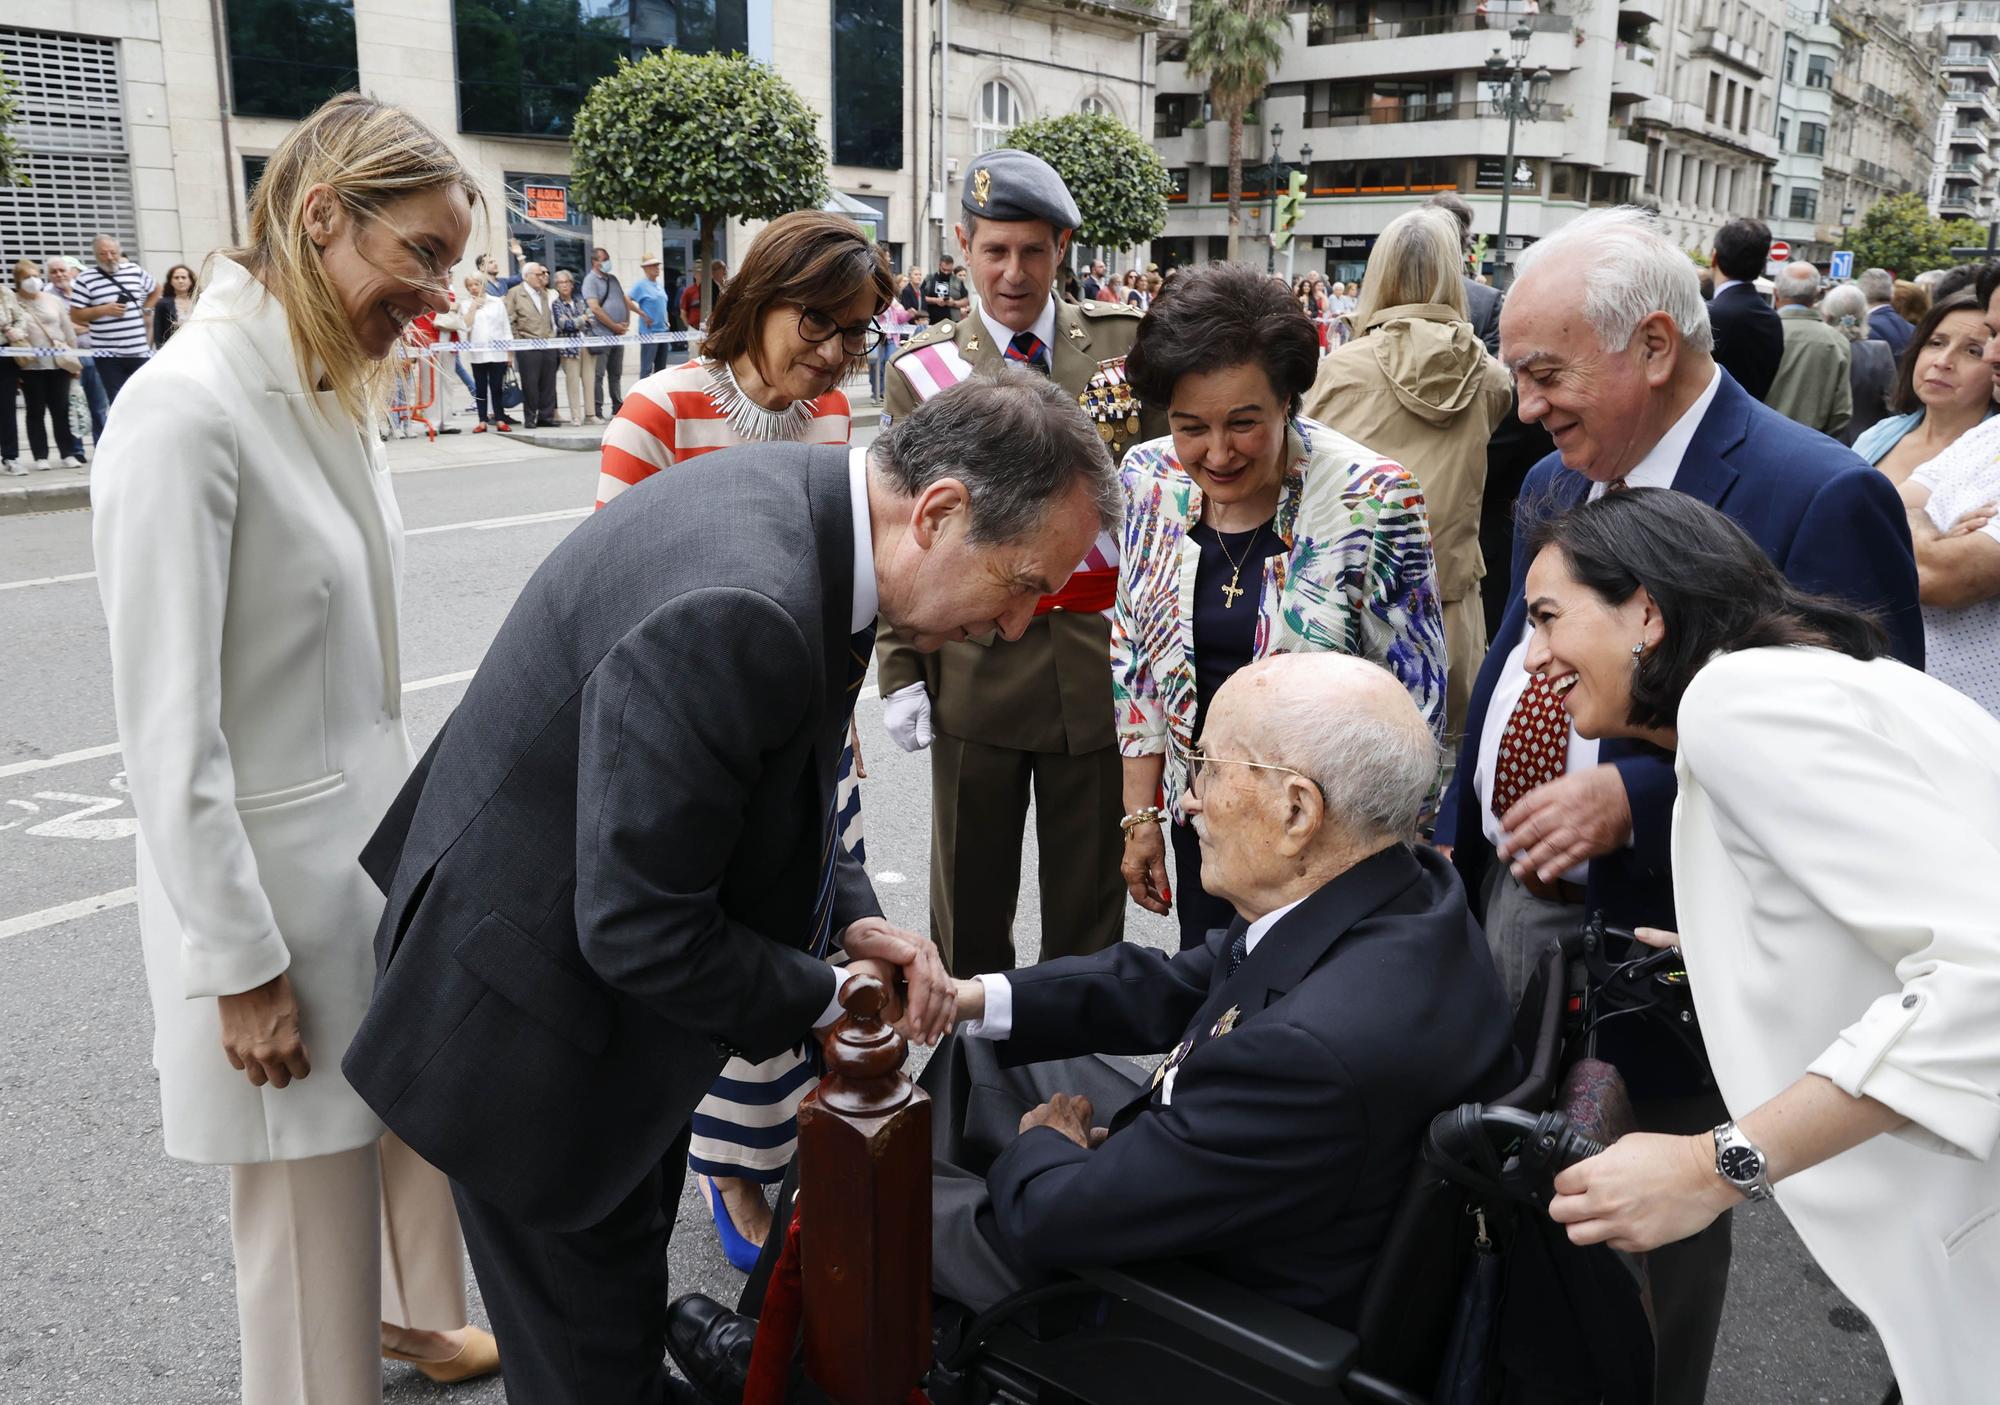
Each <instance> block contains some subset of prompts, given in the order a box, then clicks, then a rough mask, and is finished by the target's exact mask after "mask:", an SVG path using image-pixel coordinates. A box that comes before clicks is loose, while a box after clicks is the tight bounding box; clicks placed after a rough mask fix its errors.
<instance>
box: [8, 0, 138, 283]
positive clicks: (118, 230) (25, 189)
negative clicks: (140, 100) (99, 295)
mask: <svg viewBox="0 0 2000 1405" xmlns="http://www.w3.org/2000/svg"><path fill="white" fill-rule="evenodd" d="M0 68H4V69H5V70H6V73H7V76H8V77H9V78H11V79H13V80H14V81H15V82H16V83H18V84H20V86H21V91H20V94H19V102H20V110H19V113H18V115H17V116H16V118H15V125H14V128H13V131H14V135H15V137H16V138H17V139H18V140H19V141H20V144H21V150H20V168H21V170H22V171H23V172H25V173H26V175H27V176H28V179H29V181H30V184H27V185H7V186H0V248H4V249H5V250H6V251H7V257H8V258H9V259H10V260H11V259H17V258H31V259H34V260H36V261H37V262H39V263H41V264H43V265H45V266H46V264H47V263H48V258H49V255H50V254H72V255H74V254H81V255H83V256H84V257H86V258H87V257H89V254H90V239H91V236H92V235H94V234H97V233H100V232H103V233H108V234H115V235H117V236H118V239H119V241H120V242H121V243H122V244H123V245H124V246H125V248H126V249H127V251H129V252H131V253H133V254H137V252H138V248H139V221H138V209H137V205H136V203H135V202H134V200H133V198H132V165H131V158H130V156H129V155H128V153H127V151H126V147H125V110H124V106H123V101H122V99H121V97H120V92H121V86H120V81H119V72H118V44H117V41H115V40H111V39H95V38H90V37H88V36H85V35H80V34H48V33H42V32H39V31H29V30H21V29H0Z"/></svg>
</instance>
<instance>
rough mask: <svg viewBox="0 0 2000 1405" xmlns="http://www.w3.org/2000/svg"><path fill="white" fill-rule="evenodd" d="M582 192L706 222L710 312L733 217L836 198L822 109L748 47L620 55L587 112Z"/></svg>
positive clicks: (648, 216)
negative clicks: (725, 230) (714, 265)
mask: <svg viewBox="0 0 2000 1405" xmlns="http://www.w3.org/2000/svg"><path fill="white" fill-rule="evenodd" d="M571 146H572V154H571V157H570V189H571V191H572V193H573V194H574V195H575V196H576V200H577V203H578V204H580V205H582V206H583V207H584V208H585V209H587V210H589V211H590V212H591V213H592V214H595V215H603V216H605V217H606V218H608V219H625V220H643V221H645V222H646V223H648V224H686V223H689V222H690V221H698V222H699V227H700V231H701V232H700V235H699V238H698V241H697V250H696V269H695V276H696V277H697V278H699V279H700V280H701V314H702V319H703V320H704V321H706V320H707V318H708V310H709V304H710V301H711V300H712V298H713V297H714V287H713V284H712V283H711V281H710V279H709V276H708V265H709V262H710V260H711V257H712V250H713V249H714V246H715V229H716V226H717V225H718V224H720V223H721V221H723V220H724V219H727V218H730V217H732V216H734V217H736V218H740V219H776V218H777V217H778V216H779V215H782V214H788V213H789V212H791V211H793V210H816V209H818V208H819V207H820V206H821V205H823V204H825V203H826V197H827V185H826V147H825V146H824V145H823V144H822V143H821V141H820V138H819V127H818V124H817V122H816V121H815V119H814V117H813V111H812V109H811V108H810V107H808V106H806V104H805V101H804V99H802V98H800V97H799V95H798V93H797V92H796V91H794V89H793V88H792V85H791V84H789V83H787V82H786V81H785V80H784V79H782V78H780V77H779V76H778V74H777V72H776V70H774V69H770V68H767V67H765V66H764V65H763V64H760V63H758V62H756V61H755V60H753V59H748V58H745V57H744V56H743V55H741V54H690V53H685V52H682V51H680V50H677V49H669V50H666V51H663V52H658V53H650V54H647V55H646V56H645V57H644V58H642V59H639V60H638V61H636V62H634V61H632V60H629V59H620V60H619V62H618V68H617V70H616V71H615V72H613V73H611V74H609V75H607V76H606V77H604V78H602V79H600V80H598V82H597V83H596V85H595V86H593V87H592V88H591V90H590V92H589V94H588V95H587V96H585V98H584V100H583V105H582V106H581V107H579V108H578V109H577V112H576V121H575V124H574V126H573V128H572V132H571Z"/></svg>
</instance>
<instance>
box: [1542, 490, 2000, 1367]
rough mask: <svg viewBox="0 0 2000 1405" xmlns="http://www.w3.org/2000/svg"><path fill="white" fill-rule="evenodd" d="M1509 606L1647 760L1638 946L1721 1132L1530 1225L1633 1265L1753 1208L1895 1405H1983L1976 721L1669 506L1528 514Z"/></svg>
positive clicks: (1989, 1222) (1987, 813) (1579, 724)
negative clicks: (1886, 1366)
mask: <svg viewBox="0 0 2000 1405" xmlns="http://www.w3.org/2000/svg"><path fill="white" fill-rule="evenodd" d="M1527 596H1528V616H1529V619H1530V620H1531V621H1532V622H1533V624H1534V628H1535V634H1534V638H1533V641H1532V642H1531V643H1530V645H1529V649H1528V654H1527V658H1526V667H1527V668H1528V669H1530V670H1531V671H1533V672H1536V673H1540V674H1542V675H1543V676H1545V677H1547V678H1548V679H1550V680H1551V681H1552V682H1553V684H1554V686H1555V687H1556V689H1557V690H1558V691H1559V692H1560V693H1561V695H1562V698H1563V704H1564V706H1565V707H1566V708H1567V709H1568V710H1569V713H1570V716H1571V717H1572V718H1573V719H1574V721H1575V723H1576V728H1577V731H1578V732H1579V733H1580V734H1581V735H1583V736H1586V737H1592V738H1598V737H1608V736H1624V737H1634V736H1636V737H1642V738H1645V739H1647V740H1650V741H1653V742H1655V743H1657V744H1658V745H1660V746H1664V747H1669V748H1673V749H1675V750H1676V753H1677V755H1676V766H1675V769H1676V773H1677V775H1678V777H1679V780H1680V800H1679V805H1678V808H1677V809H1676V811H1675V815H1674V829H1673V872H1674V897H1675V905H1676V909H1677V913H1678V919H1679V924H1680V932H1679V934H1678V936H1676V934H1674V933H1646V934H1643V935H1644V936H1645V938H1646V939H1647V940H1651V941H1653V942H1655V943H1656V944H1661V945H1667V944H1674V943H1678V944H1679V945H1680V947H1681V950H1682V953H1683V955H1684V957H1685V959H1686V962H1687V970H1688V978H1689V983H1690V986H1691V988H1692V990H1693V992H1694V1000H1695V1008H1696V1013H1697V1014H1698V1015H1699V1017H1700V1020H1701V1029H1702V1035H1703V1037H1704V1039H1705V1040H1706V1041H1707V1044H1708V1053H1709V1059H1710V1062H1711V1064H1712V1066H1713V1068H1714V1070H1715V1076H1716V1081H1717V1083H1718V1085H1719V1087H1720V1089H1721V1092H1722V1096H1723V1100H1724V1102H1725V1103H1726V1104H1727V1106H1728V1110H1729V1113H1730V1116H1731V1118H1732V1119H1733V1121H1730V1122H1725V1123H1723V1124H1722V1125H1721V1126H1719V1127H1717V1128H1716V1129H1715V1130H1714V1131H1713V1132H1708V1133H1702V1134H1700V1135H1698V1136H1693V1137H1673V1136H1657V1135H1648V1134H1644V1133H1640V1134H1635V1135H1632V1136H1629V1137H1626V1138H1624V1139H1622V1140H1620V1141H1619V1142H1617V1143H1616V1144H1615V1145H1614V1146H1612V1147H1611V1149H1610V1150H1608V1151H1607V1152H1605V1153H1604V1154H1603V1155H1602V1156H1598V1157H1595V1158H1593V1159H1591V1160H1589V1161H1585V1162H1583V1163H1582V1164H1580V1165H1578V1166H1574V1167H1572V1168H1570V1169H1569V1170H1568V1171H1565V1172H1564V1173H1563V1174H1562V1175H1561V1176H1559V1177H1558V1178H1557V1179H1556V1190H1557V1191H1558V1195H1557V1197H1556V1199H1555V1201H1554V1203H1553V1204H1552V1205H1551V1207H1550V1213H1551V1215H1553V1216H1554V1218H1555V1219H1557V1220H1558V1221H1560V1222H1562V1223H1564V1224H1566V1225H1568V1227H1569V1235H1570V1237H1571V1238H1572V1239H1573V1240H1575V1241H1577V1242H1578V1243H1609V1244H1610V1245H1612V1246H1613V1247H1614V1248H1621V1249H1626V1250H1629V1251H1633V1252H1643V1251H1645V1250H1648V1249H1652V1248H1654V1247H1657V1246H1658V1245H1661V1244H1665V1243H1671V1242H1673V1241H1675V1240H1678V1239H1682V1238H1685V1237H1686V1236H1688V1235H1690V1234H1693V1233H1695V1232H1697V1231H1698V1230H1700V1229H1702V1228H1704V1227H1706V1226H1707V1225H1708V1224H1709V1223H1710V1222H1711V1221H1712V1220H1714V1219H1715V1217H1716V1216H1717V1215H1719V1214H1721V1213H1723V1212H1724V1211H1726V1210H1728V1209H1730V1208H1731V1207H1732V1206H1734V1205H1737V1204H1739V1203H1741V1202H1742V1201H1743V1200H1744V1199H1745V1198H1751V1199H1761V1198H1764V1197H1765V1196H1766V1195H1771V1196H1773V1198H1775V1199H1776V1201H1777V1204H1778V1207H1779V1208H1780V1209H1782V1210H1783V1211H1784V1212H1785V1214H1786V1216H1787V1217H1788V1218H1789V1219H1790V1220H1791V1222H1792V1224H1793V1225H1794V1227H1795V1228H1796V1229H1797V1230H1798V1232H1799V1237H1800V1238H1801V1239H1802V1240H1803V1241H1804V1242H1805V1245H1806V1248H1807V1249H1809V1250H1810V1251H1811V1252H1812V1255H1813V1257H1814V1258H1815V1259H1816V1260H1818V1262H1819V1265H1820V1267H1821V1268H1822V1269H1824V1270H1825V1271H1826V1273H1827V1276H1828V1277H1830V1278H1831V1279H1832V1280H1833V1282H1834V1284H1835V1285H1836V1286H1837V1287H1838V1288H1839V1289H1840V1290H1841V1291H1842V1292H1843V1293H1845V1294H1847V1296H1848V1297H1849V1298H1850V1299H1852V1300H1853V1302H1854V1303H1855V1305H1856V1306H1857V1307H1859V1308H1860V1309H1861V1310H1862V1311H1863V1312H1865V1313H1867V1314H1868V1316H1869V1318H1870V1319H1871V1320H1872V1321H1873V1322H1874V1324H1875V1327H1876V1330H1877V1331H1878V1332H1879V1333H1880V1334H1881V1337H1882V1344H1883V1346H1884V1348H1885V1349H1886V1350H1887V1352H1888V1355H1889V1362H1890V1365H1891V1366H1892V1367H1893V1368H1894V1369H1895V1372H1896V1378H1897V1382H1898V1384H1899V1385H1900V1386H1901V1388H1902V1396H1903V1399H1904V1400H1905V1401H1906V1402H1908V1405H1964V1402H1967V1401H1972V1400H1988V1399H1991V1398H1992V1397H1993V1390H1994V1387H1993V1382H1994V1380H1995V1379H1996V1378H2000V1333H1996V1332H1995V1331H1994V1330H1993V1323H1994V1321H1995V1319H1996V1317H2000V1162H1996V1161H1995V1160H1994V1159H1993V1152H1994V1148H1995V1144H1996V1141H2000V904H1996V903H1995V902H1994V895H1993V882H1994V875H1995V874H1996V873H2000V721H1996V720H1995V719H1994V718H1992V717H1991V716H1989V715H1988V714H1987V713H1986V712H1985V711H1984V709H1982V708H1981V707H1979V705H1978V704H1976V703H1974V702H1972V701H1971V700H1970V699H1968V698H1966V697H1964V696H1962V695H1961V694H1959V693H1957V692H1955V691H1953V690H1952V689H1951V688H1949V687H1947V686H1946V685H1945V684H1943V683H1941V682H1939V681H1938V680H1936V679H1934V678H1930V677H1928V676H1926V675H1925V674H1922V673H1919V672H1917V671H1916V670H1915V669H1911V668H1907V667H1905V666H1904V665H1903V664H1901V663H1898V662H1896V661H1895V660H1894V659H1892V658H1890V657H1888V655H1887V643H1886V640H1885V636H1884V634H1883V632H1882V631H1881V629H1880V628H1879V627H1878V626H1877V625H1876V624H1875V622H1874V621H1872V620H1868V619H1864V618H1863V617H1861V616H1858V615H1855V614H1852V613H1850V612H1849V611H1848V610H1847V608H1846V607H1844V606H1842V605H1839V604H1836V603H1833V602H1829V601H1824V600H1818V599H1814V598H1812V597H1809V596H1805V595H1802V594H1800V593H1799V592H1798V591H1797V590H1796V589H1795V588H1794V587H1792V586H1791V585H1790V584H1789V583H1788V582H1787V581H1786V580H1785V579H1784V577H1783V576H1782V575H1780V574H1779V573H1778V571H1777V569H1776V568H1775V567H1773V566H1772V565H1771V564H1770V562H1769V561H1768V560H1767V559H1766V558H1765V557H1764V555H1763V553H1762V552H1761V551H1760V550H1759V549H1758V548H1757V546H1756V545H1755V544H1754V543H1753V542H1752V541H1751V540H1750V538H1749V537H1748V536H1746V535H1744V533H1743V532H1742V531H1741V530H1740V529H1739V528H1737V527H1736V526H1735V524H1734V523H1732V522H1731V521H1730V520H1729V519H1728V518H1726V517H1724V516H1723V515H1722V514H1721V513H1720V512H1718V511H1716V510H1715V509H1714V508H1711V507H1709V506H1707V505H1706V504H1705V503H1702V502H1700V501H1698V500H1697V499H1695V498H1693V497H1690V496H1688V495H1686V494H1683V493H1675V492H1672V491H1670V490H1666V489H1646V488H1640V489H1633V490H1630V491H1628V492H1623V493H1610V494H1606V495H1605V496H1604V497H1603V498H1601V499H1600V500H1598V501H1597V502H1594V503H1589V504H1586V505H1585V506H1583V507H1580V508H1578V509H1576V510H1575V511H1574V512H1572V513H1570V514H1569V515H1567V516H1566V517H1563V518H1559V519H1557V520H1556V521H1555V522H1554V523H1553V524H1551V525H1550V526H1549V527H1548V528H1547V529H1545V532H1544V539H1543V544H1542V545H1541V548H1540V550H1539V551H1538V552H1537V554H1536V556H1535V558H1534V561H1533V565H1532V566H1531V568H1530V570H1529V573H1528V577H1527ZM1773 1188H1775V1189H1773ZM1719 1393H1720V1394H1721V1395H1723V1396H1724V1397H1727V1398H1737V1397H1740V1396H1742V1395H1743V1393H1744V1390H1743V1388H1741V1387H1739V1388H1736V1389H1731V1388H1728V1387H1726V1386H1725V1387H1722V1388H1721V1389H1720V1392H1719Z"/></svg>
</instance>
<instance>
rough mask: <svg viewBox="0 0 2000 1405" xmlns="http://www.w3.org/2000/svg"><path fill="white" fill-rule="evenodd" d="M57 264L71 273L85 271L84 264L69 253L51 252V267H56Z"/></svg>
mask: <svg viewBox="0 0 2000 1405" xmlns="http://www.w3.org/2000/svg"><path fill="white" fill-rule="evenodd" d="M57 265H61V266H62V267H63V268H64V269H66V270H68V271H69V272H71V273H81V272H83V264H82V263H81V262H80V261H78V260H77V259H74V258H71V257H70V256H69V255H68V254H50V255H49V267H50V268H55V267H56V266H57Z"/></svg>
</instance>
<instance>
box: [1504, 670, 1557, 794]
mask: <svg viewBox="0 0 2000 1405" xmlns="http://www.w3.org/2000/svg"><path fill="white" fill-rule="evenodd" d="M1568 765H1569V714H1568V713H1567V712H1565V711H1563V705H1562V699H1561V698H1559V697H1557V696H1556V694H1555V693H1554V691H1552V690H1551V689H1550V687H1549V683H1548V680H1547V679H1546V678H1544V677H1542V676H1541V675H1540V674H1533V675H1531V676H1530V677H1529V679H1528V686H1527V687H1525V688H1523V689H1522V690H1521V700H1520V701H1519V702H1517V703H1515V704H1514V712H1513V715H1512V716H1510V717H1509V718H1508V719H1507V728H1506V730H1505V731H1503V732H1501V733H1500V752H1499V755H1498V756H1497V757H1495V758H1494V762H1493V814H1494V817H1495V818H1496V819H1505V818H1506V815H1507V812H1508V811H1509V810H1511V809H1513V808H1514V802H1515V801H1517V800H1519V799H1520V798H1521V797H1522V796H1524V795H1526V794H1527V793H1528V792H1529V791H1531V790H1533V789H1534V788H1535V787H1536V786H1538V785H1543V784H1545V783H1547V782H1549V781H1552V780H1554V779H1555V778H1556V777H1557V776H1560V775H1561V774H1562V773H1563V770H1564V768H1566V767H1567V766H1568Z"/></svg>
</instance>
